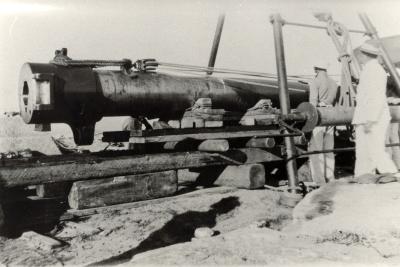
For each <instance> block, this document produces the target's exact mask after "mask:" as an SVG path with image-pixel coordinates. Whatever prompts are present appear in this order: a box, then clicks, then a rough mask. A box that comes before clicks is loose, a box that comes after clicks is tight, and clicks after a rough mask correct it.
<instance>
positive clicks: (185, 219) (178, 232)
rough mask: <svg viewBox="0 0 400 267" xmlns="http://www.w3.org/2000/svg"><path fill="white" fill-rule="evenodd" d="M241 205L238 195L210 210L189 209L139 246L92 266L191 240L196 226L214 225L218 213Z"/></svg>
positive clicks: (114, 262)
mask: <svg viewBox="0 0 400 267" xmlns="http://www.w3.org/2000/svg"><path fill="white" fill-rule="evenodd" d="M239 205H240V202H239V199H238V197H226V198H223V199H221V200H220V201H218V202H217V203H214V204H213V205H211V206H210V209H209V210H208V211H205V212H199V211H188V212H185V213H182V214H179V215H176V216H175V217H174V218H172V219H171V220H170V221H168V222H167V223H166V224H165V225H164V226H163V227H162V228H160V229H159V230H157V231H155V232H153V233H151V234H150V235H149V237H148V238H146V239H145V240H143V241H142V242H141V243H140V244H139V245H138V246H137V247H135V248H133V249H131V250H128V251H126V252H124V253H122V254H120V255H117V256H114V257H112V258H109V259H106V260H103V261H100V262H96V263H93V264H91V266H99V265H117V264H121V263H125V262H128V261H130V259H131V258H132V257H133V256H134V255H136V254H139V253H143V252H145V251H148V250H153V249H157V248H162V247H166V246H170V245H173V244H177V243H183V242H187V241H190V240H191V239H192V237H193V235H194V231H195V230H196V228H199V227H210V228H212V227H214V226H215V225H216V223H217V221H216V219H217V216H218V215H221V214H225V213H228V212H230V211H232V210H234V209H235V208H236V207H238V206H239Z"/></svg>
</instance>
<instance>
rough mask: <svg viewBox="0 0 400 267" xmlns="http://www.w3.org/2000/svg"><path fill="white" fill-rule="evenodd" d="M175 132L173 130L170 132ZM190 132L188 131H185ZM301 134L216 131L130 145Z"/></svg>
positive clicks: (152, 137) (133, 138)
mask: <svg viewBox="0 0 400 267" xmlns="http://www.w3.org/2000/svg"><path fill="white" fill-rule="evenodd" d="M203 129H219V128H203ZM172 130H175V129H171V130H170V131H172ZM185 130H188V129H185ZM298 135H299V134H291V133H286V134H282V133H281V132H280V131H279V130H266V129H261V130H251V129H249V130H243V131H232V132H224V131H215V132H204V133H181V134H166V135H156V136H155V135H153V134H152V135H148V136H131V137H130V138H129V142H130V143H161V142H177V141H182V140H185V139H195V140H207V139H229V138H244V137H253V136H258V137H278V136H279V137H285V136H298Z"/></svg>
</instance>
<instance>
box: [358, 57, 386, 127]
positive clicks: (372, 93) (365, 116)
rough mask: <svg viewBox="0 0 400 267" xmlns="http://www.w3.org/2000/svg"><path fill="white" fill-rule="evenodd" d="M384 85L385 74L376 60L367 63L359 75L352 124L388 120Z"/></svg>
mask: <svg viewBox="0 0 400 267" xmlns="http://www.w3.org/2000/svg"><path fill="white" fill-rule="evenodd" d="M386 83H387V75H386V72H385V70H384V69H383V67H382V66H381V65H380V64H379V62H378V60H376V59H372V60H370V61H368V62H367V63H366V64H365V66H364V68H363V70H362V72H361V74H360V83H359V84H358V86H357V96H356V101H357V105H356V108H355V111H354V117H353V121H352V123H353V124H364V123H366V122H367V121H370V122H377V121H378V120H380V119H384V120H390V113H389V106H388V104H387V99H386Z"/></svg>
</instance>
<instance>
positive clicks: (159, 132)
mask: <svg viewBox="0 0 400 267" xmlns="http://www.w3.org/2000/svg"><path fill="white" fill-rule="evenodd" d="M280 130H281V128H280V127H279V126H278V125H276V124H275V125H253V126H225V127H217V128H214V127H208V128H193V127H190V128H179V129H176V128H167V129H166V128H164V129H152V130H141V131H130V132H129V131H112V132H103V139H102V140H103V141H104V142H113V141H114V140H115V139H114V137H116V136H118V140H119V141H120V142H127V141H128V140H129V136H131V137H156V136H165V135H185V134H203V133H234V132H243V131H260V132H261V131H271V132H270V133H271V134H272V135H276V134H279V133H280V132H281V131H280ZM123 138H125V139H123Z"/></svg>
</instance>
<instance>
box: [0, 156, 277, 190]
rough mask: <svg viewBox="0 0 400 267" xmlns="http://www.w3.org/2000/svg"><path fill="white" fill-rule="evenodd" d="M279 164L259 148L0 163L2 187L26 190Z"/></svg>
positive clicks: (70, 157) (60, 157)
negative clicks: (164, 173) (180, 171)
mask: <svg viewBox="0 0 400 267" xmlns="http://www.w3.org/2000/svg"><path fill="white" fill-rule="evenodd" d="M281 160H282V157H281V156H280V152H276V153H275V152H274V153H271V152H269V151H266V150H263V149H258V148H244V149H235V150H229V151H227V152H221V153H208V152H199V151H194V152H176V153H159V154H144V155H133V154H130V155H120V153H118V152H115V153H92V154H88V155H84V154H83V155H65V156H46V157H41V158H31V159H28V160H27V159H14V160H4V161H2V166H0V184H2V185H3V186H4V187H15V186H28V185H39V184H45V183H56V182H65V181H71V182H72V181H79V180H89V179H99V178H108V177H115V176H121V175H130V174H141V173H151V172H159V171H167V170H177V169H187V168H198V167H208V166H221V165H241V164H250V163H262V162H271V161H281Z"/></svg>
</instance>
